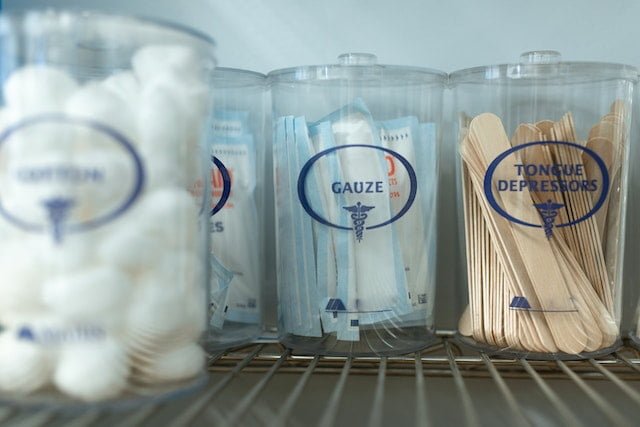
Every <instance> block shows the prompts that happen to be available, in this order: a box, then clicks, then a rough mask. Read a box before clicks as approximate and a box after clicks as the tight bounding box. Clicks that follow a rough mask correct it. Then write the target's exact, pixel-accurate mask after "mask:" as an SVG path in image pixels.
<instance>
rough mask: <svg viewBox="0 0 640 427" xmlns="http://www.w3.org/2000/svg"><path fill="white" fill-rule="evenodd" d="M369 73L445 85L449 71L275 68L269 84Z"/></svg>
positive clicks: (381, 77)
mask: <svg viewBox="0 0 640 427" xmlns="http://www.w3.org/2000/svg"><path fill="white" fill-rule="evenodd" d="M358 71H360V72H362V73H365V72H370V73H371V74H370V76H369V77H370V78H369V79H366V80H379V81H394V80H395V81H402V82H405V83H410V82H414V83H431V84H433V83H441V84H446V82H447V73H445V72H444V71H440V70H436V69H433V68H424V67H414V66H404V65H385V64H371V65H369V64H367V65H343V64H325V65H303V66H298V67H288V68H281V69H277V70H273V71H271V72H269V73H268V74H267V78H268V80H269V82H270V83H304V82H312V81H316V82H320V81H332V80H354V81H360V80H365V79H362V78H360V77H358V76H356V77H352V76H350V77H347V76H345V75H344V74H345V72H351V73H356V72H358Z"/></svg>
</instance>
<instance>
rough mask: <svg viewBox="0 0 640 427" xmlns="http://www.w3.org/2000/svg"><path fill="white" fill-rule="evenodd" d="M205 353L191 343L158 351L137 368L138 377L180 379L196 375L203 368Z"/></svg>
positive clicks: (148, 379) (143, 379)
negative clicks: (169, 349) (161, 351)
mask: <svg viewBox="0 0 640 427" xmlns="http://www.w3.org/2000/svg"><path fill="white" fill-rule="evenodd" d="M204 362H205V353H204V351H203V350H202V348H201V347H200V346H199V345H197V344H195V343H189V344H187V345H184V346H182V347H177V348H175V349H173V350H171V351H167V352H163V353H157V354H156V355H154V357H152V358H150V359H149V360H148V361H147V363H145V364H143V365H141V366H139V367H138V369H137V371H138V372H137V373H136V379H138V380H139V381H143V382H157V381H163V382H164V381H179V380H183V379H185V378H191V377H194V376H196V375H197V374H198V372H200V371H201V370H202V367H203V366H204Z"/></svg>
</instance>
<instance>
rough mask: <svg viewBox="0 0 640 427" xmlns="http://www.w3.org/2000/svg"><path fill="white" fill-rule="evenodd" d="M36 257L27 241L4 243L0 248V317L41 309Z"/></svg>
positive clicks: (34, 247)
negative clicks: (11, 313)
mask: <svg viewBox="0 0 640 427" xmlns="http://www.w3.org/2000/svg"><path fill="white" fill-rule="evenodd" d="M39 255H40V254H39V253H38V251H37V247H36V246H34V243H33V241H32V240H31V239H25V238H22V239H16V240H13V241H9V242H7V241H5V242H3V243H2V246H1V247H0V316H2V317H4V316H6V315H7V313H10V312H21V311H24V312H31V311H37V310H38V309H39V308H41V307H42V299H41V296H40V293H41V289H42V282H43V281H44V280H45V276H44V274H43V271H42V267H41V259H40V256H39Z"/></svg>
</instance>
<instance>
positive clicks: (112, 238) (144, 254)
mask: <svg viewBox="0 0 640 427" xmlns="http://www.w3.org/2000/svg"><path fill="white" fill-rule="evenodd" d="M162 244H163V242H162V241H161V240H160V239H159V238H158V237H156V236H154V235H151V234H148V233H141V232H140V228H139V227H138V226H137V224H132V223H126V224H123V225H122V226H121V227H118V228H117V230H115V231H114V232H113V234H111V235H108V236H106V237H105V239H104V240H103V241H102V242H100V243H99V245H98V248H97V254H98V258H99V259H100V261H101V262H103V263H105V264H108V265H113V266H116V267H118V268H121V269H122V270H123V271H128V272H131V273H137V272H143V271H146V270H148V269H150V268H153V267H154V266H155V265H157V255H158V254H157V252H158V248H160V247H162Z"/></svg>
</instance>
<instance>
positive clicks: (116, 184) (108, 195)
mask: <svg viewBox="0 0 640 427" xmlns="http://www.w3.org/2000/svg"><path fill="white" fill-rule="evenodd" d="M78 160H79V163H80V164H82V165H83V166H84V167H91V168H93V169H94V170H97V171H100V172H101V177H100V179H99V180H96V181H95V182H91V181H89V182H87V183H85V184H84V185H80V186H78V188H77V190H76V193H77V194H78V200H79V201H80V202H81V203H80V204H79V206H78V209H77V210H76V212H75V213H76V215H75V218H76V220H77V221H79V222H85V221H91V220H94V219H95V218H98V217H102V216H104V215H106V214H108V213H113V212H114V211H116V210H117V209H118V208H120V207H121V206H122V205H123V204H124V203H125V200H127V199H128V197H130V196H131V194H132V192H133V189H134V186H135V185H137V183H138V181H137V180H138V179H140V178H139V177H138V176H137V175H136V169H135V163H134V160H133V158H132V157H131V156H129V155H128V154H125V152H124V151H120V152H118V151H116V150H106V149H96V150H90V151H88V152H86V153H83V154H81V155H79V157H78Z"/></svg>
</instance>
